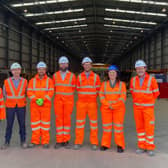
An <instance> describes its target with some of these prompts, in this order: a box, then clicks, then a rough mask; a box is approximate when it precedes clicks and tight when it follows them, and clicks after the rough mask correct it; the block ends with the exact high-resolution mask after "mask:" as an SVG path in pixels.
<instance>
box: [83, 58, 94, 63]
mask: <svg viewBox="0 0 168 168" xmlns="http://www.w3.org/2000/svg"><path fill="white" fill-rule="evenodd" d="M86 62H90V63H92V60H91V58H89V57H85V58H83V60H82V64H84V63H86Z"/></svg>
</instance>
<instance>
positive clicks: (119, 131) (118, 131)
mask: <svg viewBox="0 0 168 168" xmlns="http://www.w3.org/2000/svg"><path fill="white" fill-rule="evenodd" d="M114 132H116V133H121V132H123V130H116V129H114Z"/></svg>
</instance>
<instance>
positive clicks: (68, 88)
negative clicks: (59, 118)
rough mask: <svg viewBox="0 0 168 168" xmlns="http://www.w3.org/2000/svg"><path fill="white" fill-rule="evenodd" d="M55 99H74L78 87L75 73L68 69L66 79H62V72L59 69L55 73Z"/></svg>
mask: <svg viewBox="0 0 168 168" xmlns="http://www.w3.org/2000/svg"><path fill="white" fill-rule="evenodd" d="M53 81H54V88H55V89H54V90H55V100H56V101H57V100H65V101H73V99H74V91H75V88H76V78H75V75H74V74H73V73H72V72H70V71H68V72H67V74H66V76H65V79H64V80H62V78H61V72H60V71H58V72H56V73H55V74H54V75H53Z"/></svg>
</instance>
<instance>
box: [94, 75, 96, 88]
mask: <svg viewBox="0 0 168 168" xmlns="http://www.w3.org/2000/svg"><path fill="white" fill-rule="evenodd" d="M96 78H97V75H96V74H94V86H95V85H96Z"/></svg>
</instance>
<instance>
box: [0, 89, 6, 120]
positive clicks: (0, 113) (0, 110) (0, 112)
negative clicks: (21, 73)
mask: <svg viewBox="0 0 168 168" xmlns="http://www.w3.org/2000/svg"><path fill="white" fill-rule="evenodd" d="M5 118H6V113H5V104H4V98H3V93H2V89H1V88H0V120H4V119H5Z"/></svg>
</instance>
